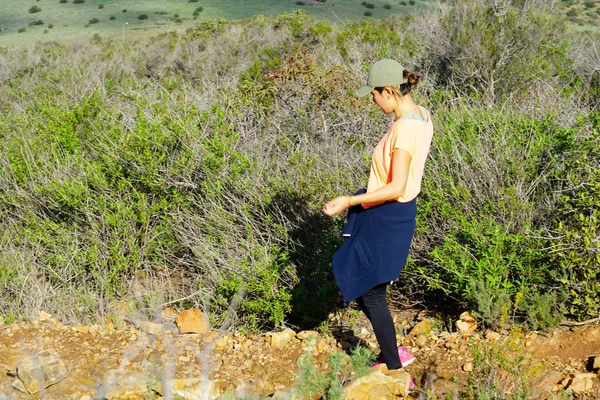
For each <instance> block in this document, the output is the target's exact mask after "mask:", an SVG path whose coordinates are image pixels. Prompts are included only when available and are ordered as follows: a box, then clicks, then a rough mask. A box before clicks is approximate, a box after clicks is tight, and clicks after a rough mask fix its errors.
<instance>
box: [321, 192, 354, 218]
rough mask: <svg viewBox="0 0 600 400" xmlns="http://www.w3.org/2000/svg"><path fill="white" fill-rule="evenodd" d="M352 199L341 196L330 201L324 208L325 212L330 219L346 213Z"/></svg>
mask: <svg viewBox="0 0 600 400" xmlns="http://www.w3.org/2000/svg"><path fill="white" fill-rule="evenodd" d="M350 197H351V196H340V197H336V198H335V199H333V200H330V201H328V202H327V203H325V205H324V206H323V212H324V213H325V214H326V215H328V216H330V217H333V216H334V215H338V214H340V213H342V212H344V210H346V209H347V208H348V207H350Z"/></svg>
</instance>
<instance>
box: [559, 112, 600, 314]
mask: <svg viewBox="0 0 600 400" xmlns="http://www.w3.org/2000/svg"><path fill="white" fill-rule="evenodd" d="M589 124H590V125H591V127H590V130H589V131H590V134H589V136H587V137H586V138H583V139H579V140H578V142H577V147H578V151H577V152H573V153H571V154H569V155H567V157H566V159H565V161H564V164H563V165H562V168H561V169H557V171H556V177H555V179H556V181H555V182H556V183H557V187H556V188H555V190H557V191H560V193H563V195H562V199H561V203H559V207H558V208H557V210H560V212H557V213H555V215H554V218H555V235H556V236H557V237H559V238H560V239H559V240H554V242H555V243H553V247H554V249H553V251H552V258H553V259H554V261H555V262H556V263H557V264H558V265H559V269H558V271H557V275H558V281H559V282H560V284H561V287H563V288H564V296H565V298H566V299H567V302H566V304H567V305H568V307H567V310H566V311H567V312H568V313H569V314H570V315H571V316H573V317H575V318H577V319H587V318H591V317H594V316H597V315H598V313H599V312H600V300H599V297H598V293H600V274H599V273H598V268H590V266H591V265H596V264H597V263H598V262H599V261H600V241H599V240H598V232H600V200H599V199H600V163H599V162H598V160H600V152H599V151H598V146H597V143H598V140H599V138H600V135H599V132H600V113H599V112H597V111H596V112H593V113H591V114H590V116H589ZM571 140H573V139H571Z"/></svg>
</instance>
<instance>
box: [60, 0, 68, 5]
mask: <svg viewBox="0 0 600 400" xmlns="http://www.w3.org/2000/svg"><path fill="white" fill-rule="evenodd" d="M68 2H69V0H60V1H59V3H60V4H65V3H68Z"/></svg>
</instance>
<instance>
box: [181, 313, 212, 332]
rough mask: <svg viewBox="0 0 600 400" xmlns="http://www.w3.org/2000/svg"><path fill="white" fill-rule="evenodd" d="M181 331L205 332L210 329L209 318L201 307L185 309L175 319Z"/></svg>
mask: <svg viewBox="0 0 600 400" xmlns="http://www.w3.org/2000/svg"><path fill="white" fill-rule="evenodd" d="M175 323H176V324H177V328H179V332H180V333H199V334H205V333H206V332H208V329H209V326H210V324H209V322H208V319H207V318H206V317H205V316H204V314H203V313H202V311H200V309H199V308H190V309H188V310H184V311H182V312H181V313H179V315H178V316H177V319H176V320H175Z"/></svg>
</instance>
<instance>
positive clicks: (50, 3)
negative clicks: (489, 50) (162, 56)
mask: <svg viewBox="0 0 600 400" xmlns="http://www.w3.org/2000/svg"><path fill="white" fill-rule="evenodd" d="M299 3H302V4H299ZM361 3H365V5H363V4H361ZM366 3H367V2H361V1H359V0H329V1H316V0H306V1H295V0H271V1H259V0H254V1H239V0H222V1H218V0H202V1H189V0H165V1H163V0H133V1H131V0H127V1H125V0H84V1H83V2H81V3H79V4H75V3H74V1H73V0H68V1H67V0H63V1H60V0H37V1H35V2H31V4H29V3H19V2H15V1H12V0H0V9H2V13H0V45H10V44H26V43H30V42H31V41H38V40H43V41H61V42H64V41H67V42H70V41H77V40H90V39H91V38H92V37H93V36H94V35H100V36H102V37H110V38H114V39H119V38H120V39H123V38H124V37H127V38H139V37H143V36H146V37H147V36H150V35H153V34H157V33H159V32H165V31H170V30H175V31H179V32H183V31H185V29H188V28H190V27H193V26H194V25H196V23H197V22H199V21H207V20H210V19H227V20H236V19H244V18H250V17H252V16H255V15H259V14H262V15H267V16H275V15H278V14H281V13H284V12H293V11H297V10H302V11H304V12H306V13H307V14H308V15H311V16H313V17H315V18H317V19H319V20H325V21H329V22H337V23H347V22H350V21H355V20H365V19H367V18H369V17H371V18H387V17H389V16H390V15H393V14H406V13H411V12H415V11H424V10H430V9H434V8H437V2H436V1H435V0H412V1H410V2H409V0H406V1H391V0H372V1H370V2H368V3H369V4H368V5H367V4H366ZM32 7H38V8H39V10H40V11H37V10H36V9H32ZM31 11H34V12H31ZM140 18H143V19H140Z"/></svg>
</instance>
